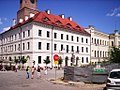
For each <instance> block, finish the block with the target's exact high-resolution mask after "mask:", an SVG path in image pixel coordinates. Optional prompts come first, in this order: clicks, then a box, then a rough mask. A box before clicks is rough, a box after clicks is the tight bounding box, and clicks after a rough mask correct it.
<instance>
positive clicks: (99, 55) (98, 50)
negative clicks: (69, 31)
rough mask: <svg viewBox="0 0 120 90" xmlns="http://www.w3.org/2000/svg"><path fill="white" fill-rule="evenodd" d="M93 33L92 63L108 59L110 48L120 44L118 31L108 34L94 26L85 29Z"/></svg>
mask: <svg viewBox="0 0 120 90" xmlns="http://www.w3.org/2000/svg"><path fill="white" fill-rule="evenodd" d="M85 30H86V31H87V32H88V33H90V34H91V63H92V64H97V63H98V62H103V61H107V60H108V58H109V51H110V48H111V47H113V46H117V47H118V46H119V45H120V43H119V42H120V35H119V34H118V31H117V32H115V33H114V34H106V33H103V32H99V31H97V30H95V29H94V26H89V28H86V29H85Z"/></svg>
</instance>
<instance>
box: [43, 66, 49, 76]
mask: <svg viewBox="0 0 120 90" xmlns="http://www.w3.org/2000/svg"><path fill="white" fill-rule="evenodd" d="M44 71H45V73H44V74H45V75H47V74H48V73H47V66H45V70H44Z"/></svg>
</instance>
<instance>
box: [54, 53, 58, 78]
mask: <svg viewBox="0 0 120 90" xmlns="http://www.w3.org/2000/svg"><path fill="white" fill-rule="evenodd" d="M53 58H54V64H55V79H56V65H58V60H59V56H58V55H57V54H55V55H54V57H53Z"/></svg>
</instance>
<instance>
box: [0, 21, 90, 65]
mask: <svg viewBox="0 0 120 90" xmlns="http://www.w3.org/2000/svg"><path fill="white" fill-rule="evenodd" d="M28 30H29V32H30V36H28ZM39 30H41V36H39V35H38V33H39ZM47 32H49V37H47ZM55 33H56V38H55ZM19 34H20V35H19ZM1 35H2V36H3V39H2V38H1V39H2V42H3V44H2V43H1V44H0V48H3V53H1V54H0V56H1V57H2V58H3V59H4V60H8V61H9V60H10V59H9V57H11V59H12V60H14V58H15V57H16V58H19V57H21V56H24V57H25V58H28V61H27V63H28V64H27V65H32V63H33V61H35V65H36V66H37V65H38V64H39V65H41V66H44V65H45V64H44V63H43V60H44V59H46V57H47V56H49V59H50V60H51V64H50V65H49V66H54V60H53V56H54V55H55V54H58V55H59V56H61V57H62V58H63V66H65V65H66V64H65V58H66V57H68V61H67V65H71V57H72V54H73V55H74V56H75V64H76V58H77V57H78V58H79V60H78V65H79V66H80V65H86V64H89V63H90V36H86V35H83V34H81V33H78V32H73V31H71V30H65V29H62V28H57V27H52V26H48V25H44V24H40V23H35V22H32V23H28V24H25V25H22V26H20V27H18V28H16V29H11V30H9V31H7V32H4V33H2V34H1ZM61 35H63V38H62V39H61ZM67 35H68V36H69V39H68V40H66V36H67ZM15 37H16V39H15ZM72 37H73V40H72ZM77 38H79V40H77ZM82 38H83V42H82ZM86 40H87V41H86ZM28 42H29V49H28ZM39 42H41V47H40V49H39V48H38V47H39V44H38V43H39ZM47 43H49V50H47V48H48V47H47ZM19 44H20V48H19ZM55 44H56V49H55ZM15 45H16V50H15ZM61 45H63V49H62V50H61ZM67 45H68V46H69V48H68V52H67ZM6 47H7V48H6ZM21 47H22V48H21ZM23 47H24V48H23ZM72 47H73V51H72ZM77 47H79V50H77ZM82 48H83V49H84V51H82ZM86 48H87V51H86ZM9 49H10V50H9ZM5 50H7V51H5ZM77 51H78V52H77ZM1 52H2V51H1ZM38 57H41V59H40V60H38V59H39V58H38ZM86 58H87V59H86Z"/></svg>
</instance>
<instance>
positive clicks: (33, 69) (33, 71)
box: [31, 66, 35, 79]
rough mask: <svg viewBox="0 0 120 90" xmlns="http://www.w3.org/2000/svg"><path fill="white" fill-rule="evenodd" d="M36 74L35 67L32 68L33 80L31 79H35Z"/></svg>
mask: <svg viewBox="0 0 120 90" xmlns="http://www.w3.org/2000/svg"><path fill="white" fill-rule="evenodd" d="M34 73H35V67H34V66H32V78H31V79H33V78H34Z"/></svg>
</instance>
